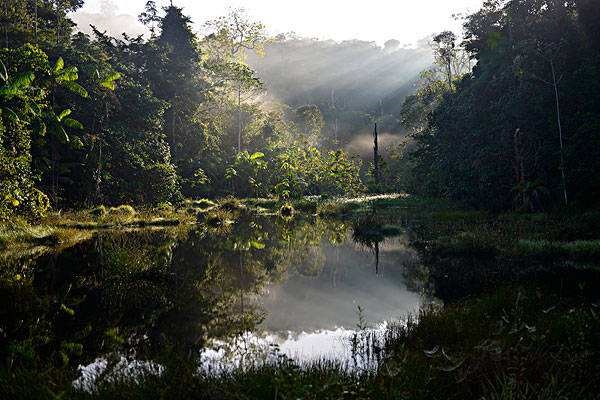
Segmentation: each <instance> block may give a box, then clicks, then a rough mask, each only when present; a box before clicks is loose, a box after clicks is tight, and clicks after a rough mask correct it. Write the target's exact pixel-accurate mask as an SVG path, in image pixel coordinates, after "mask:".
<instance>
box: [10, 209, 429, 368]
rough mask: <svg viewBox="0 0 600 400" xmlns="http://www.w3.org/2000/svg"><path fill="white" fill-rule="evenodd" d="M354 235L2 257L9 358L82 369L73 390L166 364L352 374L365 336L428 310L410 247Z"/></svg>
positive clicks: (99, 243) (174, 232)
mask: <svg viewBox="0 0 600 400" xmlns="http://www.w3.org/2000/svg"><path fill="white" fill-rule="evenodd" d="M353 233H354V230H353V228H352V226H350V225H348V224H345V223H342V222H336V221H323V220H318V219H297V220H294V221H283V220H281V219H278V218H270V217H252V218H249V217H247V218H242V219H240V220H239V221H238V222H237V223H236V224H234V225H233V226H229V227H220V228H207V227H202V226H198V227H190V228H182V227H180V228H177V229H165V230H141V231H132V232H112V231H106V232H100V233H98V234H96V235H94V236H93V238H92V239H90V240H88V241H86V242H83V243H80V244H78V245H76V246H74V247H71V248H67V249H62V250H52V251H47V250H46V251H40V252H28V253H26V254H22V255H20V256H18V255H17V256H15V255H11V256H10V257H4V258H2V263H3V264H4V268H3V272H2V278H1V279H2V292H3V293H2V296H1V297H2V305H1V306H0V312H1V313H2V319H1V320H2V332H3V336H2V339H1V340H2V345H3V347H2V348H10V347H11V346H12V347H13V348H14V347H15V346H25V343H31V342H32V341H33V342H34V343H35V351H36V354H37V355H38V356H39V357H42V358H48V359H49V360H52V362H55V361H56V362H59V361H57V360H61V362H68V363H69V364H70V365H72V366H73V371H74V378H77V376H78V375H81V373H82V371H83V372H86V373H88V374H92V375H93V374H97V373H98V372H99V371H103V370H106V369H107V368H117V367H118V368H121V369H123V368H125V369H126V368H129V369H131V368H135V366H136V365H137V366H140V365H142V366H146V367H148V366H153V367H152V368H155V369H156V371H160V368H161V364H162V363H163V362H164V360H165V352H166V351H167V350H168V352H169V353H170V355H172V353H175V354H177V355H178V357H183V358H186V359H194V358H196V359H197V362H198V364H199V365H201V366H206V367H208V368H216V367H224V366H225V367H226V366H227V365H237V364H239V363H240V362H248V361H249V360H250V359H256V358H260V357H264V359H265V360H266V359H268V358H269V357H271V356H273V355H277V354H279V355H281V354H283V355H285V356H287V357H290V358H293V359H295V360H297V361H299V362H310V361H313V360H319V359H323V358H327V359H337V360H342V361H343V360H347V359H349V357H350V356H349V351H350V349H349V343H350V339H351V338H352V336H353V335H355V333H356V331H357V330H359V329H360V330H364V329H374V330H377V329H379V328H381V327H383V326H385V324H387V323H390V322H391V321H394V320H396V319H398V318H400V317H402V316H403V315H404V314H405V313H407V312H410V311H414V310H416V309H417V308H418V307H419V304H420V301H421V298H420V294H419V293H417V291H416V290H415V289H414V288H415V287H417V286H416V285H415V283H414V282H412V279H411V277H410V276H409V274H407V265H412V264H414V263H415V262H416V259H417V256H416V253H415V252H414V251H413V250H412V249H411V248H410V246H409V244H408V243H409V241H408V238H407V237H406V235H404V234H399V235H398V236H396V237H389V238H385V239H383V238H381V239H377V240H375V241H369V240H367V241H365V240H356V235H355V234H354V235H353ZM359 242H360V243H359ZM409 288H412V289H413V290H411V289H409ZM78 366H80V367H79V368H77V367H78ZM124 366H125V367H124Z"/></svg>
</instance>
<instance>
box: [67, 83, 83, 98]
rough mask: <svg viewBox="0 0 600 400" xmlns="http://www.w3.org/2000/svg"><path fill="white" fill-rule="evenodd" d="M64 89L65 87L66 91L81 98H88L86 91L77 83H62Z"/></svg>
mask: <svg viewBox="0 0 600 400" xmlns="http://www.w3.org/2000/svg"><path fill="white" fill-rule="evenodd" d="M64 87H66V88H67V89H69V90H70V91H71V92H73V93H76V94H78V95H80V96H81V97H83V98H87V97H88V96H89V94H88V92H87V90H85V89H84V88H83V86H81V85H80V84H78V83H75V82H65V83H64Z"/></svg>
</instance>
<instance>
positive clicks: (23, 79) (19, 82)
mask: <svg viewBox="0 0 600 400" xmlns="http://www.w3.org/2000/svg"><path fill="white" fill-rule="evenodd" d="M34 79H35V74H34V73H33V72H31V71H29V72H23V73H22V74H19V75H17V77H16V78H15V79H14V80H13V81H12V86H14V87H16V88H17V89H24V88H26V87H28V86H30V85H31V84H32V83H33V80H34Z"/></svg>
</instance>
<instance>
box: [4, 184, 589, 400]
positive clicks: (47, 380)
mask: <svg viewBox="0 0 600 400" xmlns="http://www.w3.org/2000/svg"><path fill="white" fill-rule="evenodd" d="M290 206H291V209H292V211H291V213H290V209H289V208H290ZM284 207H288V208H285V209H284ZM301 208H303V209H304V210H305V211H300V209H301ZM161 212H162V213H160V214H158V213H155V212H147V214H141V213H136V214H135V216H132V215H129V217H127V216H126V217H123V219H122V220H120V221H119V222H118V223H115V224H114V225H111V227H112V228H106V229H113V228H114V227H116V228H115V229H126V228H127V227H128V226H130V225H128V224H131V223H132V222H134V221H135V218H139V215H147V217H144V218H147V219H148V220H149V221H151V220H153V219H155V218H164V219H165V220H166V219H169V218H171V219H172V220H177V221H178V225H177V226H188V225H190V226H195V225H199V226H201V227H206V228H207V229H208V228H210V226H212V225H214V226H215V227H217V228H218V227H219V226H220V224H223V223H224V224H225V225H229V224H244V223H246V222H244V221H245V220H244V219H243V215H245V214H263V215H280V217H277V218H276V219H275V221H276V223H277V224H281V225H282V229H283V230H284V231H285V229H286V228H285V227H286V226H287V224H293V223H294V222H293V221H294V220H295V219H300V218H311V219H314V220H315V221H318V220H327V219H332V220H335V221H339V223H340V224H341V225H343V226H348V227H350V229H351V232H352V235H353V239H354V241H355V242H356V243H360V244H362V245H364V246H367V247H369V248H377V247H376V246H375V245H376V244H379V243H383V242H384V241H385V239H386V238H388V237H397V236H399V235H403V236H405V237H406V238H407V240H409V242H410V245H411V246H412V248H414V249H416V251H417V252H418V255H419V258H418V261H417V262H413V263H407V264H405V265H404V266H403V268H404V274H405V277H406V280H407V284H410V285H412V286H413V287H415V288H418V289H419V290H420V291H421V292H422V293H423V295H424V296H425V297H427V298H435V299H437V301H435V302H426V303H425V306H423V308H422V309H421V310H420V311H418V312H417V313H416V314H413V315H408V316H405V318H404V319H403V320H401V321H400V322H399V323H397V324H394V325H392V326H390V327H389V328H388V329H387V330H386V331H385V333H384V334H383V336H380V337H374V336H373V335H372V334H370V331H369V330H368V329H365V328H367V327H365V326H362V325H363V324H361V323H360V321H357V323H358V324H359V325H361V327H360V331H359V333H358V334H357V337H356V338H355V340H356V342H355V344H354V346H353V357H352V358H353V359H352V360H348V361H347V362H345V363H341V362H329V361H325V360H324V361H322V362H317V363H311V364H308V365H306V364H301V363H298V362H296V361H293V360H291V359H289V358H287V357H285V356H283V355H281V354H280V353H278V351H277V349H276V348H274V349H272V351H273V356H274V357H273V360H274V361H272V362H270V363H267V364H265V363H262V362H257V363H256V365H253V366H246V367H244V368H234V369H230V370H226V371H221V373H219V374H214V373H207V372H199V371H198V364H197V362H198V360H197V358H196V357H194V356H192V355H190V354H189V353H185V354H181V353H178V352H177V351H175V350H176V349H170V348H168V347H165V348H164V349H162V350H161V352H162V353H161V354H162V355H161V357H160V359H159V360H158V362H159V363H160V365H161V366H162V368H163V369H162V372H161V373H160V374H158V375H157V374H156V373H155V372H154V373H153V372H152V371H145V370H144V369H143V368H142V369H141V370H140V371H139V373H138V372H136V374H135V375H131V374H130V375H127V376H114V375H113V376H111V375H110V374H108V375H106V376H102V377H101V378H100V379H98V380H97V381H96V386H95V387H94V389H93V390H91V391H90V390H87V391H86V390H83V391H77V390H76V389H74V388H71V387H70V386H69V380H68V379H67V378H66V377H63V376H60V374H59V375H57V374H56V373H55V372H53V371H48V370H46V371H45V372H44V374H48V376H44V377H42V378H41V377H40V375H39V373H38V372H36V371H35V370H34V369H28V368H26V367H24V365H25V366H26V365H27V364H26V363H25V364H20V367H19V368H13V369H10V370H5V371H2V372H1V373H0V391H1V393H4V394H6V397H7V398H26V397H28V396H24V395H23V394H24V393H26V392H24V391H23V388H28V389H27V390H29V392H27V394H28V395H29V398H53V396H55V395H62V397H63V398H75V399H96V398H102V399H154V398H157V399H158V398H190V399H240V398H243V399H265V398H277V399H284V398H294V399H296V398H302V399H397V398H407V399H440V398H448V399H470V398H473V399H490V400H491V399H563V398H567V399H571V398H574V399H575V398H577V399H595V398H596V396H597V393H596V388H595V386H594V383H595V382H598V381H600V368H599V367H598V365H600V363H599V361H600V340H599V334H598V332H600V295H599V293H600V290H599V289H600V270H599V267H600V250H599V249H600V232H598V231H597V229H596V227H597V226H600V225H599V222H600V219H599V218H600V217H599V215H598V214H595V213H588V214H535V215H531V214H515V213H511V214H503V215H493V214H489V213H485V212H479V211H470V210H461V209H457V208H454V207H451V206H449V205H447V204H444V203H443V202H439V201H429V200H425V199H418V198H413V197H406V196H399V195H394V196H376V197H371V198H362V199H345V200H329V199H315V198H312V199H304V200H302V203H299V202H296V203H291V204H287V203H281V202H277V201H273V200H260V199H259V200H256V199H251V200H243V201H241V200H235V199H227V200H225V201H222V202H218V203H216V202H215V203H212V202H207V201H202V202H198V203H195V204H187V207H186V208H182V209H180V210H167V211H161ZM167 213H175V214H167ZM90 214H91V213H90V212H86V213H85V219H84V218H83V217H81V216H77V215H73V216H69V219H68V220H67V219H66V215H64V214H63V215H62V216H61V217H60V218H57V219H55V220H48V221H53V222H52V223H51V224H50V223H49V225H50V226H52V227H53V228H54V229H72V230H73V232H77V233H79V234H84V233H85V234H89V233H91V232H94V231H95V229H96V228H97V226H95V225H91V224H92V223H100V222H101V221H102V220H101V218H102V217H98V216H93V215H92V216H90ZM290 214H291V215H290ZM80 215H82V214H80ZM136 216H138V217H136ZM104 218H107V219H108V218H109V217H108V216H105V217H104ZM178 218H181V219H178ZM140 220H141V219H140ZM65 221H68V222H65ZM224 221H225V222H224ZM227 221H228V222H227ZM102 223H107V222H102ZM61 224H62V225H61ZM69 224H79V225H69ZM81 224H83V225H81ZM87 224H90V225H87ZM61 226H62V227H61ZM171 228H173V227H172V226H171V227H166V228H165V229H171ZM37 229H42V228H37ZM102 229H104V228H102ZM253 229H254V231H255V232H254V233H252V234H250V235H249V236H248V238H246V239H244V240H242V241H234V242H233V243H231V244H230V246H231V249H240V248H242V247H247V248H248V249H250V250H249V251H253V252H257V254H258V253H260V252H261V251H262V250H261V249H263V248H265V247H267V248H268V247H269V242H268V237H267V236H265V235H264V232H263V231H264V229H262V228H261V227H260V226H255V227H254V228H253ZM306 229H307V230H305V231H303V233H302V237H305V236H308V235H310V230H311V229H310V226H308V227H307V228H306ZM313 230H314V228H313ZM56 232H58V231H55V232H54V233H49V234H48V236H47V237H52V235H56ZM35 234H37V233H33V232H26V233H24V234H23V235H31V236H34V235H35ZM44 234H45V233H44V232H42V234H41V235H38V236H42V237H43V235H44ZM74 234H75V233H73V235H74ZM227 236H228V234H227V233H226V232H225V233H224V234H223V236H221V237H222V239H219V240H217V242H220V241H223V242H225V241H226V240H227V239H226V238H227ZM199 237H201V236H199ZM63 240H64V239H63ZM82 240H85V239H84V236H82ZM198 240H200V239H198ZM310 240H312V239H311V238H310V237H308V238H307V241H310ZM331 240H335V239H331ZM285 243H286V242H285V241H284V242H283V244H282V246H284V247H285V248H287V247H288V245H287V244H285ZM131 246H133V247H136V246H137V245H136V244H134V243H131ZM227 246H229V244H228V245H227ZM282 248H283V247H282ZM227 249H229V247H226V248H225V249H223V250H222V251H223V252H224V253H227V252H229V251H231V250H227ZM119 254H121V253H120V251H116V252H115V255H113V257H114V258H116V259H121V257H122V256H121V255H119ZM255 256H256V255H254V254H253V257H251V258H254V257H255ZM152 258H153V257H150V258H149V260H151V259H152ZM234 261H235V263H234V264H235V265H237V264H236V263H237V258H236V259H235V260H234ZM265 265H269V263H268V262H266V263H265ZM194 266H195V267H197V266H196V265H195V264H194ZM182 271H183V270H182ZM182 271H180V273H181V272H182ZM261 271H262V270H261ZM261 271H256V273H259V272H261ZM167 272H169V271H167ZM143 273H144V274H147V273H146V272H143ZM126 276H127V275H124V276H123V277H126ZM144 276H146V275H144ZM152 276H153V275H152ZM108 278H109V279H110V277H108ZM119 279H122V278H119ZM152 279H156V278H152ZM116 283H118V282H116ZM38 339H39V338H38ZM36 340H37V339H36ZM107 340H108V339H107ZM121 340H125V338H123V339H121ZM17 350H19V349H12V350H10V351H8V352H7V353H6V354H7V355H8V354H12V355H11V357H17V356H15V355H14V354H17V353H15V351H17ZM23 351H24V350H23ZM65 351H66V350H65ZM18 357H25V356H24V355H23V354H21V353H19V356H18ZM356 359H357V360H359V362H358V364H356ZM360 360H363V361H365V360H367V361H369V362H368V364H369V365H371V366H374V367H373V368H369V369H367V370H361V369H360V368H359V369H357V368H356V365H365V364H367V363H365V362H361V361H360Z"/></svg>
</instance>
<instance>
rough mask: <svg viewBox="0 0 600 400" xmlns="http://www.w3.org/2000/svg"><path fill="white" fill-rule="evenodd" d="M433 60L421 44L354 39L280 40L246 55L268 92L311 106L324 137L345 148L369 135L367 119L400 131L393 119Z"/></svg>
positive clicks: (293, 103)
mask: <svg viewBox="0 0 600 400" xmlns="http://www.w3.org/2000/svg"><path fill="white" fill-rule="evenodd" d="M432 62H433V59H432V53H431V49H430V47H429V45H428V43H427V41H422V42H421V43H420V44H419V46H417V47H416V48H401V47H399V46H398V42H397V41H389V42H388V43H386V46H385V47H379V46H377V45H376V44H375V43H373V42H364V41H358V40H352V41H345V42H335V41H320V40H316V39H299V38H281V40H278V41H276V42H274V43H271V44H270V45H269V46H268V47H267V49H266V55H265V56H264V57H258V56H252V57H251V58H250V59H249V63H250V64H251V66H252V67H253V68H254V69H255V70H256V71H257V73H258V76H259V77H260V78H261V79H262V80H263V81H264V82H265V84H266V87H267V89H268V92H269V93H270V94H271V95H273V96H275V97H276V98H277V99H278V100H280V101H282V102H284V103H286V104H289V105H290V106H291V107H299V106H303V105H308V104H311V105H317V106H318V107H319V109H320V110H321V112H322V113H323V115H324V117H325V122H326V128H325V134H326V135H336V128H335V125H336V124H335V120H336V118H337V120H338V123H337V135H336V136H337V138H338V139H339V142H340V144H342V145H348V144H349V143H350V142H352V141H353V140H356V139H357V138H356V136H357V135H361V134H362V135H364V134H366V133H369V132H370V131H371V124H372V122H371V119H370V118H369V116H377V117H381V115H382V114H383V115H384V117H383V118H381V119H380V120H381V122H382V129H383V130H384V131H385V132H387V133H391V134H396V133H399V132H400V129H399V126H398V122H397V116H398V112H399V109H400V106H401V104H402V101H403V100H404V98H405V97H406V96H407V95H409V94H411V93H412V91H413V90H414V88H415V83H416V81H417V79H418V76H419V73H420V72H421V71H422V70H424V69H426V68H427V67H428V66H429V65H431V64H432Z"/></svg>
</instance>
